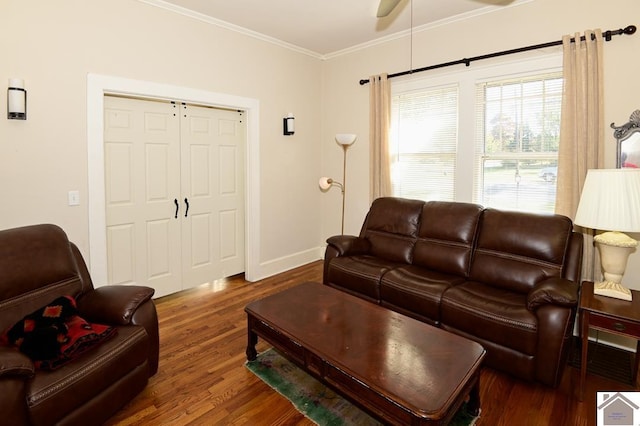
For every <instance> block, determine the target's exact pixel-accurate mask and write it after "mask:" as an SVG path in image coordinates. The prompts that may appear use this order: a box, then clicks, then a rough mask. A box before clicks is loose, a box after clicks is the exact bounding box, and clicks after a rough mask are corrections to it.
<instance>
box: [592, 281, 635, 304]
mask: <svg viewBox="0 0 640 426" xmlns="http://www.w3.org/2000/svg"><path fill="white" fill-rule="evenodd" d="M593 294H597V295H599V296H606V297H613V298H615V299H622V300H627V301H629V302H631V290H629V289H628V288H626V287H625V286H623V285H622V284H620V283H615V282H613V281H602V282H599V283H595V284H594V286H593Z"/></svg>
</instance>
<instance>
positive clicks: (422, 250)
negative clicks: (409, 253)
mask: <svg viewBox="0 0 640 426" xmlns="http://www.w3.org/2000/svg"><path fill="white" fill-rule="evenodd" d="M481 213H482V206H480V205H478V204H471V203H454V202H445V201H429V202H427V203H425V205H424V207H423V209H422V219H421V222H420V230H419V231H418V240H417V242H416V246H415V249H414V253H413V264H414V265H418V266H424V267H426V268H428V269H431V270H434V271H439V272H444V273H448V274H454V275H459V276H462V277H467V276H468V275H469V267H470V265H471V251H472V249H473V243H474V240H475V237H476V232H477V230H478V223H479V221H480V214H481Z"/></svg>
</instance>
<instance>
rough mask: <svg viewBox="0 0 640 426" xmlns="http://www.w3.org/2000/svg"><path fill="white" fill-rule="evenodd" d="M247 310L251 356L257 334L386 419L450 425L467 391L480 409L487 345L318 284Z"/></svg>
mask: <svg viewBox="0 0 640 426" xmlns="http://www.w3.org/2000/svg"><path fill="white" fill-rule="evenodd" d="M245 311H246V313H247V321H248V339H249V341H248V344H247V359H248V360H250V361H252V360H254V359H256V356H257V353H256V349H255V346H256V344H257V342H258V336H260V337H262V338H263V339H265V340H266V341H268V342H269V343H271V344H272V345H273V346H274V347H275V348H276V349H278V350H279V351H280V352H281V353H283V355H284V356H285V357H287V358H288V359H290V360H291V361H293V362H294V363H296V364H297V365H299V366H300V367H301V368H303V369H304V370H306V371H307V372H309V373H310V374H312V375H313V376H315V377H316V378H318V379H320V380H321V381H323V382H324V383H326V384H327V385H329V386H330V387H332V388H333V389H334V390H335V391H336V392H338V393H339V394H341V395H343V396H345V397H346V398H348V399H350V400H351V401H352V402H354V403H355V404H357V405H358V406H360V407H361V408H363V409H364V410H365V411H367V412H369V413H370V414H372V415H373V416H375V417H377V418H379V419H380V420H381V421H383V422H385V423H389V424H397V425H440V424H443V425H444V424H448V423H449V422H450V420H451V419H452V418H453V416H454V415H455V413H456V411H457V410H458V409H459V408H460V406H461V405H462V403H463V402H464V401H465V399H466V398H467V396H468V397H469V402H468V404H467V407H468V409H469V410H470V412H471V414H474V415H477V414H478V413H479V410H480V395H479V386H480V384H479V375H480V365H481V363H482V359H483V358H484V356H485V350H484V348H483V347H482V346H480V345H479V344H478V343H476V342H473V341H471V340H468V339H465V338H463V337H460V336H457V335H455V334H452V333H449V332H446V331H444V330H440V329H438V328H436V327H432V326H430V325H428V324H425V323H422V322H420V321H417V320H415V319H412V318H409V317H407V316H404V315H401V314H399V313H397V312H393V311H391V310H388V309H386V308H383V307H381V306H378V305H376V304H373V303H371V302H367V301H365V300H362V299H360V298H357V297H355V296H351V295H349V294H347V293H344V292H342V291H339V290H336V289H333V288H331V287H328V286H325V285H323V284H319V283H304V284H300V285H298V286H296V287H293V288H290V289H287V290H284V291H282V292H280V293H277V294H274V295H271V296H268V297H266V298H264V299H262V300H258V301H255V302H252V303H250V304H249V305H247V307H246V308H245Z"/></svg>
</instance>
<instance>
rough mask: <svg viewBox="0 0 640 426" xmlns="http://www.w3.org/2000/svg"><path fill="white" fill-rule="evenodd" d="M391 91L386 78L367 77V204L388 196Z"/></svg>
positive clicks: (390, 192) (389, 194) (389, 181)
mask: <svg viewBox="0 0 640 426" xmlns="http://www.w3.org/2000/svg"><path fill="white" fill-rule="evenodd" d="M390 117H391V87H390V83H389V79H388V77H387V74H380V75H373V76H371V77H369V146H370V151H369V152H370V161H369V172H370V173H369V174H370V176H371V183H370V187H369V197H370V201H373V200H375V199H376V198H379V197H388V196H391V195H392V190H391V164H390V160H389V121H390Z"/></svg>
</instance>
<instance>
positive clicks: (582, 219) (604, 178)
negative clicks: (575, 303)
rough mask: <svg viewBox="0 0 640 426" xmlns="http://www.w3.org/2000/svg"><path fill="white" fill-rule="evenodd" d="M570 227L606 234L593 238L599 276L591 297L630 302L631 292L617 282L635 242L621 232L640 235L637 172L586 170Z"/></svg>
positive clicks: (625, 170) (631, 170) (638, 178)
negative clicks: (599, 296) (597, 257)
mask: <svg viewBox="0 0 640 426" xmlns="http://www.w3.org/2000/svg"><path fill="white" fill-rule="evenodd" d="M574 223H575V224H576V225H579V226H582V227H584V228H592V229H596V230H601V231H609V232H604V233H602V234H599V235H596V236H595V237H594V240H595V242H596V247H598V251H599V252H600V264H601V265H602V273H603V281H601V282H596V283H595V284H594V290H593V292H594V294H598V295H601V296H607V297H614V298H616V299H622V300H628V301H630V300H631V291H630V290H629V289H628V288H626V287H625V286H624V285H622V283H621V282H622V277H623V276H624V271H625V269H626V267H627V259H628V258H629V255H630V254H631V253H633V252H634V251H635V248H636V246H637V245H638V242H637V241H636V240H634V239H633V238H631V237H629V236H628V235H626V234H623V232H640V170H638V169H592V170H588V171H587V178H586V179H585V182H584V186H583V187H582V194H581V196H580V203H579V204H578V210H577V212H576V218H575V220H574Z"/></svg>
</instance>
